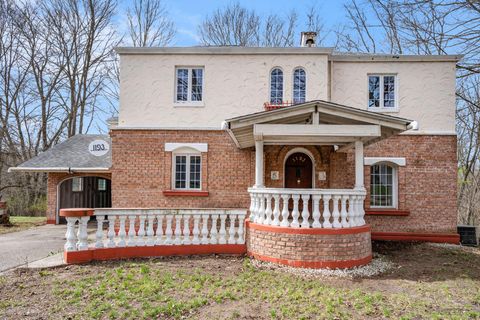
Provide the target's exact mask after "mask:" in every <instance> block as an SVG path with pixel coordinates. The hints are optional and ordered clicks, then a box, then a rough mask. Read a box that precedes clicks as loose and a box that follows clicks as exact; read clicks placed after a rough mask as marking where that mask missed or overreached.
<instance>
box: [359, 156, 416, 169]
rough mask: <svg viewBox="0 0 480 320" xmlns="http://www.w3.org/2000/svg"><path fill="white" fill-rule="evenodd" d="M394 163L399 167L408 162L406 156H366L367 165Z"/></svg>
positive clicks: (365, 162)
mask: <svg viewBox="0 0 480 320" xmlns="http://www.w3.org/2000/svg"><path fill="white" fill-rule="evenodd" d="M389 162H390V163H393V164H395V165H397V166H399V167H404V166H405V165H406V164H407V161H406V160H405V158H392V157H365V159H364V164H365V165H366V166H373V165H374V164H380V163H386V164H388V163H389Z"/></svg>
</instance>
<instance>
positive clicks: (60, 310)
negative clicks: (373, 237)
mask: <svg viewBox="0 0 480 320" xmlns="http://www.w3.org/2000/svg"><path fill="white" fill-rule="evenodd" d="M374 250H375V252H376V253H379V254H381V255H384V256H385V258H386V259H387V260H388V261H390V262H391V268H390V269H389V270H388V271H386V272H384V273H383V274H380V275H376V276H373V277H353V278H351V277H347V278H345V277H324V276H316V275H309V276H306V275H297V274H292V273H291V272H286V271H282V270H270V269H268V268H260V269H259V268H257V267H254V266H253V264H252V263H251V262H250V260H249V259H248V258H244V257H218V256H206V257H183V258H182V257H180V258H163V259H144V260H129V261H115V262H98V263H93V264H88V265H74V266H67V267H59V268H53V269H43V270H30V269H17V270H15V271H12V272H11V273H9V274H7V275H4V276H1V277H0V318H1V319H3V318H5V319H138V318H143V319H480V250H479V249H478V248H466V247H459V246H452V245H434V244H410V243H409V244H405V243H388V242H385V243H375V244H374Z"/></svg>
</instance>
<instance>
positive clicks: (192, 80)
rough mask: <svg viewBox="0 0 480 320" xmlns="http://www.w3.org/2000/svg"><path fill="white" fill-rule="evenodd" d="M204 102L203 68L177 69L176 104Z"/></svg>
mask: <svg viewBox="0 0 480 320" xmlns="http://www.w3.org/2000/svg"><path fill="white" fill-rule="evenodd" d="M202 101H203V68H177V69H176V89H175V102H177V103H186V102H191V103H199V102H202Z"/></svg>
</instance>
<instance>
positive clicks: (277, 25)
mask: <svg viewBox="0 0 480 320" xmlns="http://www.w3.org/2000/svg"><path fill="white" fill-rule="evenodd" d="M297 21H298V16H297V13H296V12H295V11H293V10H292V11H291V12H290V13H289V14H288V16H287V17H286V19H282V18H280V17H279V16H278V15H274V14H271V15H269V16H268V17H267V19H266V20H265V26H264V28H263V32H262V40H261V44H262V45H263V46H264V47H293V46H294V45H295V44H294V40H295V31H296V26H297Z"/></svg>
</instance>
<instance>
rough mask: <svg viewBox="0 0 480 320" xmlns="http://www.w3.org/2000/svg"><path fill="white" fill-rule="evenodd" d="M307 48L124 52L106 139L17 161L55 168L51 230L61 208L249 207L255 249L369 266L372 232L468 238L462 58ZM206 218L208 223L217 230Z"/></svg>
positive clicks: (295, 260) (285, 259) (272, 255)
mask: <svg viewBox="0 0 480 320" xmlns="http://www.w3.org/2000/svg"><path fill="white" fill-rule="evenodd" d="M302 41H303V42H304V43H303V45H302V46H301V47H296V48H257V47H255V48H253V47H182V48H176V47H170V48H117V50H116V51H117V53H118V54H119V55H120V108H119V114H118V118H117V119H113V120H112V121H111V122H110V127H109V134H108V136H107V135H92V136H88V135H84V136H78V137H73V138H71V139H69V140H67V141H66V142H64V143H62V144H60V145H58V146H56V147H54V148H52V149H51V150H49V151H47V152H45V153H43V154H41V155H39V156H38V157H36V158H34V159H32V160H30V161H27V162H26V163H24V164H22V165H20V166H18V167H16V168H12V170H13V171H14V170H23V171H43V172H48V212H47V217H48V220H49V221H50V222H52V223H58V222H59V215H58V212H59V209H60V208H65V207H97V208H98V207H112V208H117V209H120V208H123V209H125V208H132V210H134V209H133V208H135V210H136V209H138V210H142V209H143V210H144V211H145V210H150V209H152V210H155V209H156V208H158V209H160V208H161V209H168V208H170V209H180V208H190V209H192V208H199V209H203V210H206V211H208V210H214V209H224V208H229V209H243V210H248V217H249V219H248V220H247V222H246V229H245V237H246V248H247V250H248V253H249V254H250V255H252V256H254V257H256V258H258V259H261V260H266V261H272V262H277V263H284V264H289V265H294V266H305V267H323V266H329V267H349V266H354V265H359V264H364V263H367V262H368V261H370V259H371V245H370V240H371V239H378V240H424V241H435V242H452V243H458V235H457V234H456V232H455V230H456V218H457V212H456V210H457V208H456V189H457V160H456V143H457V140H456V133H455V68H456V63H457V62H458V60H459V59H460V58H461V57H460V56H451V55H443V56H412V55H399V56H397V55H380V54H341V53H337V52H334V51H333V49H331V48H320V47H315V46H314V45H312V43H313V44H314V41H315V39H314V34H311V33H306V34H304V36H303V37H302ZM102 219H103V218H102ZM143 219H144V220H145V219H146V220H145V221H146V222H145V223H146V225H149V224H151V223H155V225H157V224H156V223H157V222H156V221H157V220H155V221H154V220H153V218H152V220H151V221H150V220H148V217H147V218H143ZM192 219H193V218H192ZM195 219H196V218H195ZM198 219H200V218H198ZM183 221H184V224H183V225H184V229H183V230H181V229H180V224H179V223H178V221H177V224H178V228H177V230H173V229H175V228H174V227H172V226H170V228H173V229H172V230H171V232H170V233H173V234H174V235H175V234H177V233H178V232H179V231H178V230H180V231H182V232H183V236H188V237H190V236H192V235H191V234H190V232H193V231H192V229H195V228H197V229H200V230H202V222H205V221H203V220H201V221H200V220H199V221H200V222H199V224H198V226H197V221H196V220H195V221H196V222H195V227H193V222H192V225H191V226H190V231H188V230H189V229H188V227H185V225H188V223H189V222H188V221H187V220H183ZM192 221H193V220H192ZM208 221H210V222H209V224H208V223H207V224H208V226H207V224H205V223H203V225H205V229H204V230H207V229H212V224H215V226H216V225H217V223H216V222H211V221H215V220H208ZM219 221H220V220H219ZM238 221H239V222H237V224H236V225H238V223H243V222H241V221H240V220H238ZM163 222H164V220H162V222H160V221H159V222H158V223H160V225H162V223H163ZM167 222H168V221H167ZM123 223H124V224H125V221H124V222H123ZM132 223H133V222H132ZM220 223H224V221H223V220H222V222H218V225H219V226H220ZM117 224H118V222H117ZM174 224H175V222H174ZM137 225H138V223H137ZM130 226H133V225H130ZM222 226H223V225H222ZM137 227H138V226H137ZM207 227H208V228H207ZM140 228H148V226H147V227H145V225H144V224H143V222H142V223H141V224H140ZM152 228H153V227H152ZM163 228H165V227H163ZM167 228H168V227H167ZM221 228H222V227H220V229H218V230H219V231H218V232H220V234H221V233H222V231H221V230H222V229H221ZM223 228H224V229H225V226H223ZM226 228H227V229H228V221H227V227H226ZM232 228H233V227H232ZM142 230H143V229H142ZM227 231H228V230H227ZM142 232H143V231H142ZM163 232H165V233H166V234H167V232H166V231H164V229H162V231H161V232H160V233H161V234H163ZM197 232H198V230H197ZM213 232H214V233H215V234H216V233H217V228H215V230H214V231H213ZM242 232H243V230H242ZM129 234H130V233H129ZM146 234H147V236H148V234H149V233H148V231H147V233H146ZM135 235H140V236H144V233H139V231H138V230H137V234H135ZM193 236H195V234H194V233H193ZM210 236H211V234H210ZM112 237H113V236H112ZM332 244H333V245H332ZM332 247H334V248H335V249H332Z"/></svg>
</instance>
